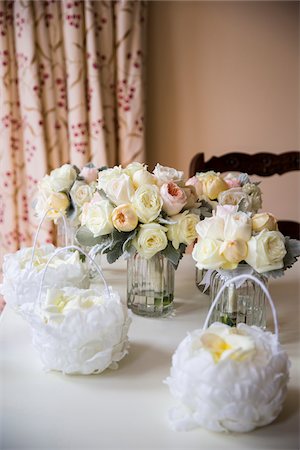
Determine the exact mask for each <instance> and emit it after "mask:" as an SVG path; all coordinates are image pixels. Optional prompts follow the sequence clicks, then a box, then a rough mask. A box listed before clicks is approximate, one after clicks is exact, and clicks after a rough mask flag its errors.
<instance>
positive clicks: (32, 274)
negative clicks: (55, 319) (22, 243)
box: [1, 244, 88, 313]
mask: <svg viewBox="0 0 300 450" xmlns="http://www.w3.org/2000/svg"><path fill="white" fill-rule="evenodd" d="M55 250H56V248H55V247H54V245H52V244H48V245H42V246H41V247H39V248H37V249H36V251H35V255H34V259H33V265H32V267H31V256H32V248H28V247H26V248H23V249H21V250H19V251H17V252H16V253H11V254H7V255H5V256H4V262H3V284H2V286H1V293H2V295H3V296H4V297H5V301H6V302H7V304H8V305H9V306H11V307H12V308H14V309H16V310H18V311H19V312H20V313H22V311H23V309H24V308H25V305H28V304H33V303H34V302H35V301H36V299H37V296H38V293H39V289H40V283H41V279H42V276H43V272H44V269H45V266H46V263H47V261H48V260H49V258H50V257H51V256H52V254H53V253H54V251H55ZM63 286H77V287H86V286H88V276H87V268H86V264H85V263H83V262H82V261H81V260H80V258H79V253H78V252H77V251H76V252H70V251H69V252H67V251H66V252H62V253H60V254H58V255H56V256H55V257H54V258H53V260H52V261H51V263H50V265H49V267H48V269H47V272H46V275H45V278H44V283H43V290H42V292H45V291H46V290H47V289H48V288H49V287H56V288H59V287H63Z"/></svg>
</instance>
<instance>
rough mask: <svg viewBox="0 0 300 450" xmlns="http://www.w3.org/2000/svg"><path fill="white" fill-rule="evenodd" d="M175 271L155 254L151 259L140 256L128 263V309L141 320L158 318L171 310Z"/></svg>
mask: <svg viewBox="0 0 300 450" xmlns="http://www.w3.org/2000/svg"><path fill="white" fill-rule="evenodd" d="M173 299H174V267H173V266H172V264H171V263H170V261H169V260H168V259H167V258H165V257H164V256H163V255H161V254H159V253H157V254H156V255H154V256H152V258H150V259H146V258H144V257H142V256H141V255H140V254H139V253H135V254H134V255H132V256H131V257H130V258H129V259H128V261H127V305H128V308H131V310H132V312H134V313H135V314H138V315H141V316H148V317H159V316H162V315H165V314H168V313H169V312H170V311H171V310H172V309H173Z"/></svg>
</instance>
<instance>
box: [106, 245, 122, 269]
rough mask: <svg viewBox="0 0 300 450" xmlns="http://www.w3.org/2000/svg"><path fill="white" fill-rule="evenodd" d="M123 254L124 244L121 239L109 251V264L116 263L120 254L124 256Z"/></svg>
mask: <svg viewBox="0 0 300 450" xmlns="http://www.w3.org/2000/svg"><path fill="white" fill-rule="evenodd" d="M122 254H123V245H122V243H121V242H120V241H119V242H117V244H116V245H115V246H114V247H113V249H112V250H110V251H108V252H107V256H106V257H107V261H108V262H109V264H112V263H114V262H115V261H117V259H119V258H120V256H122Z"/></svg>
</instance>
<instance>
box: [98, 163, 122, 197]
mask: <svg viewBox="0 0 300 450" xmlns="http://www.w3.org/2000/svg"><path fill="white" fill-rule="evenodd" d="M122 173H124V171H123V169H122V167H121V166H115V167H112V168H111V169H105V170H100V172H99V174H98V189H102V190H103V191H104V192H106V186H107V183H108V182H109V181H111V180H113V179H114V178H118V177H119V176H120V175H121V174H122Z"/></svg>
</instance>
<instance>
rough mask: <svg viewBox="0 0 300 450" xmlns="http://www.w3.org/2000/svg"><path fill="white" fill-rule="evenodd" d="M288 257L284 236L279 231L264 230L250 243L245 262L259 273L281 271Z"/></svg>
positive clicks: (253, 237)
mask: <svg viewBox="0 0 300 450" xmlns="http://www.w3.org/2000/svg"><path fill="white" fill-rule="evenodd" d="M285 255H286V248H285V245H284V236H283V235H282V234H281V233H280V232H279V231H267V230H262V231H261V232H260V233H259V234H257V235H256V236H252V238H251V239H250V240H249V241H248V255H247V258H246V259H245V261H246V262H247V263H248V264H249V265H250V266H251V267H253V269H255V270H256V272H258V273H263V272H269V271H270V270H276V269H281V268H282V267H283V258H284V256H285Z"/></svg>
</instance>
